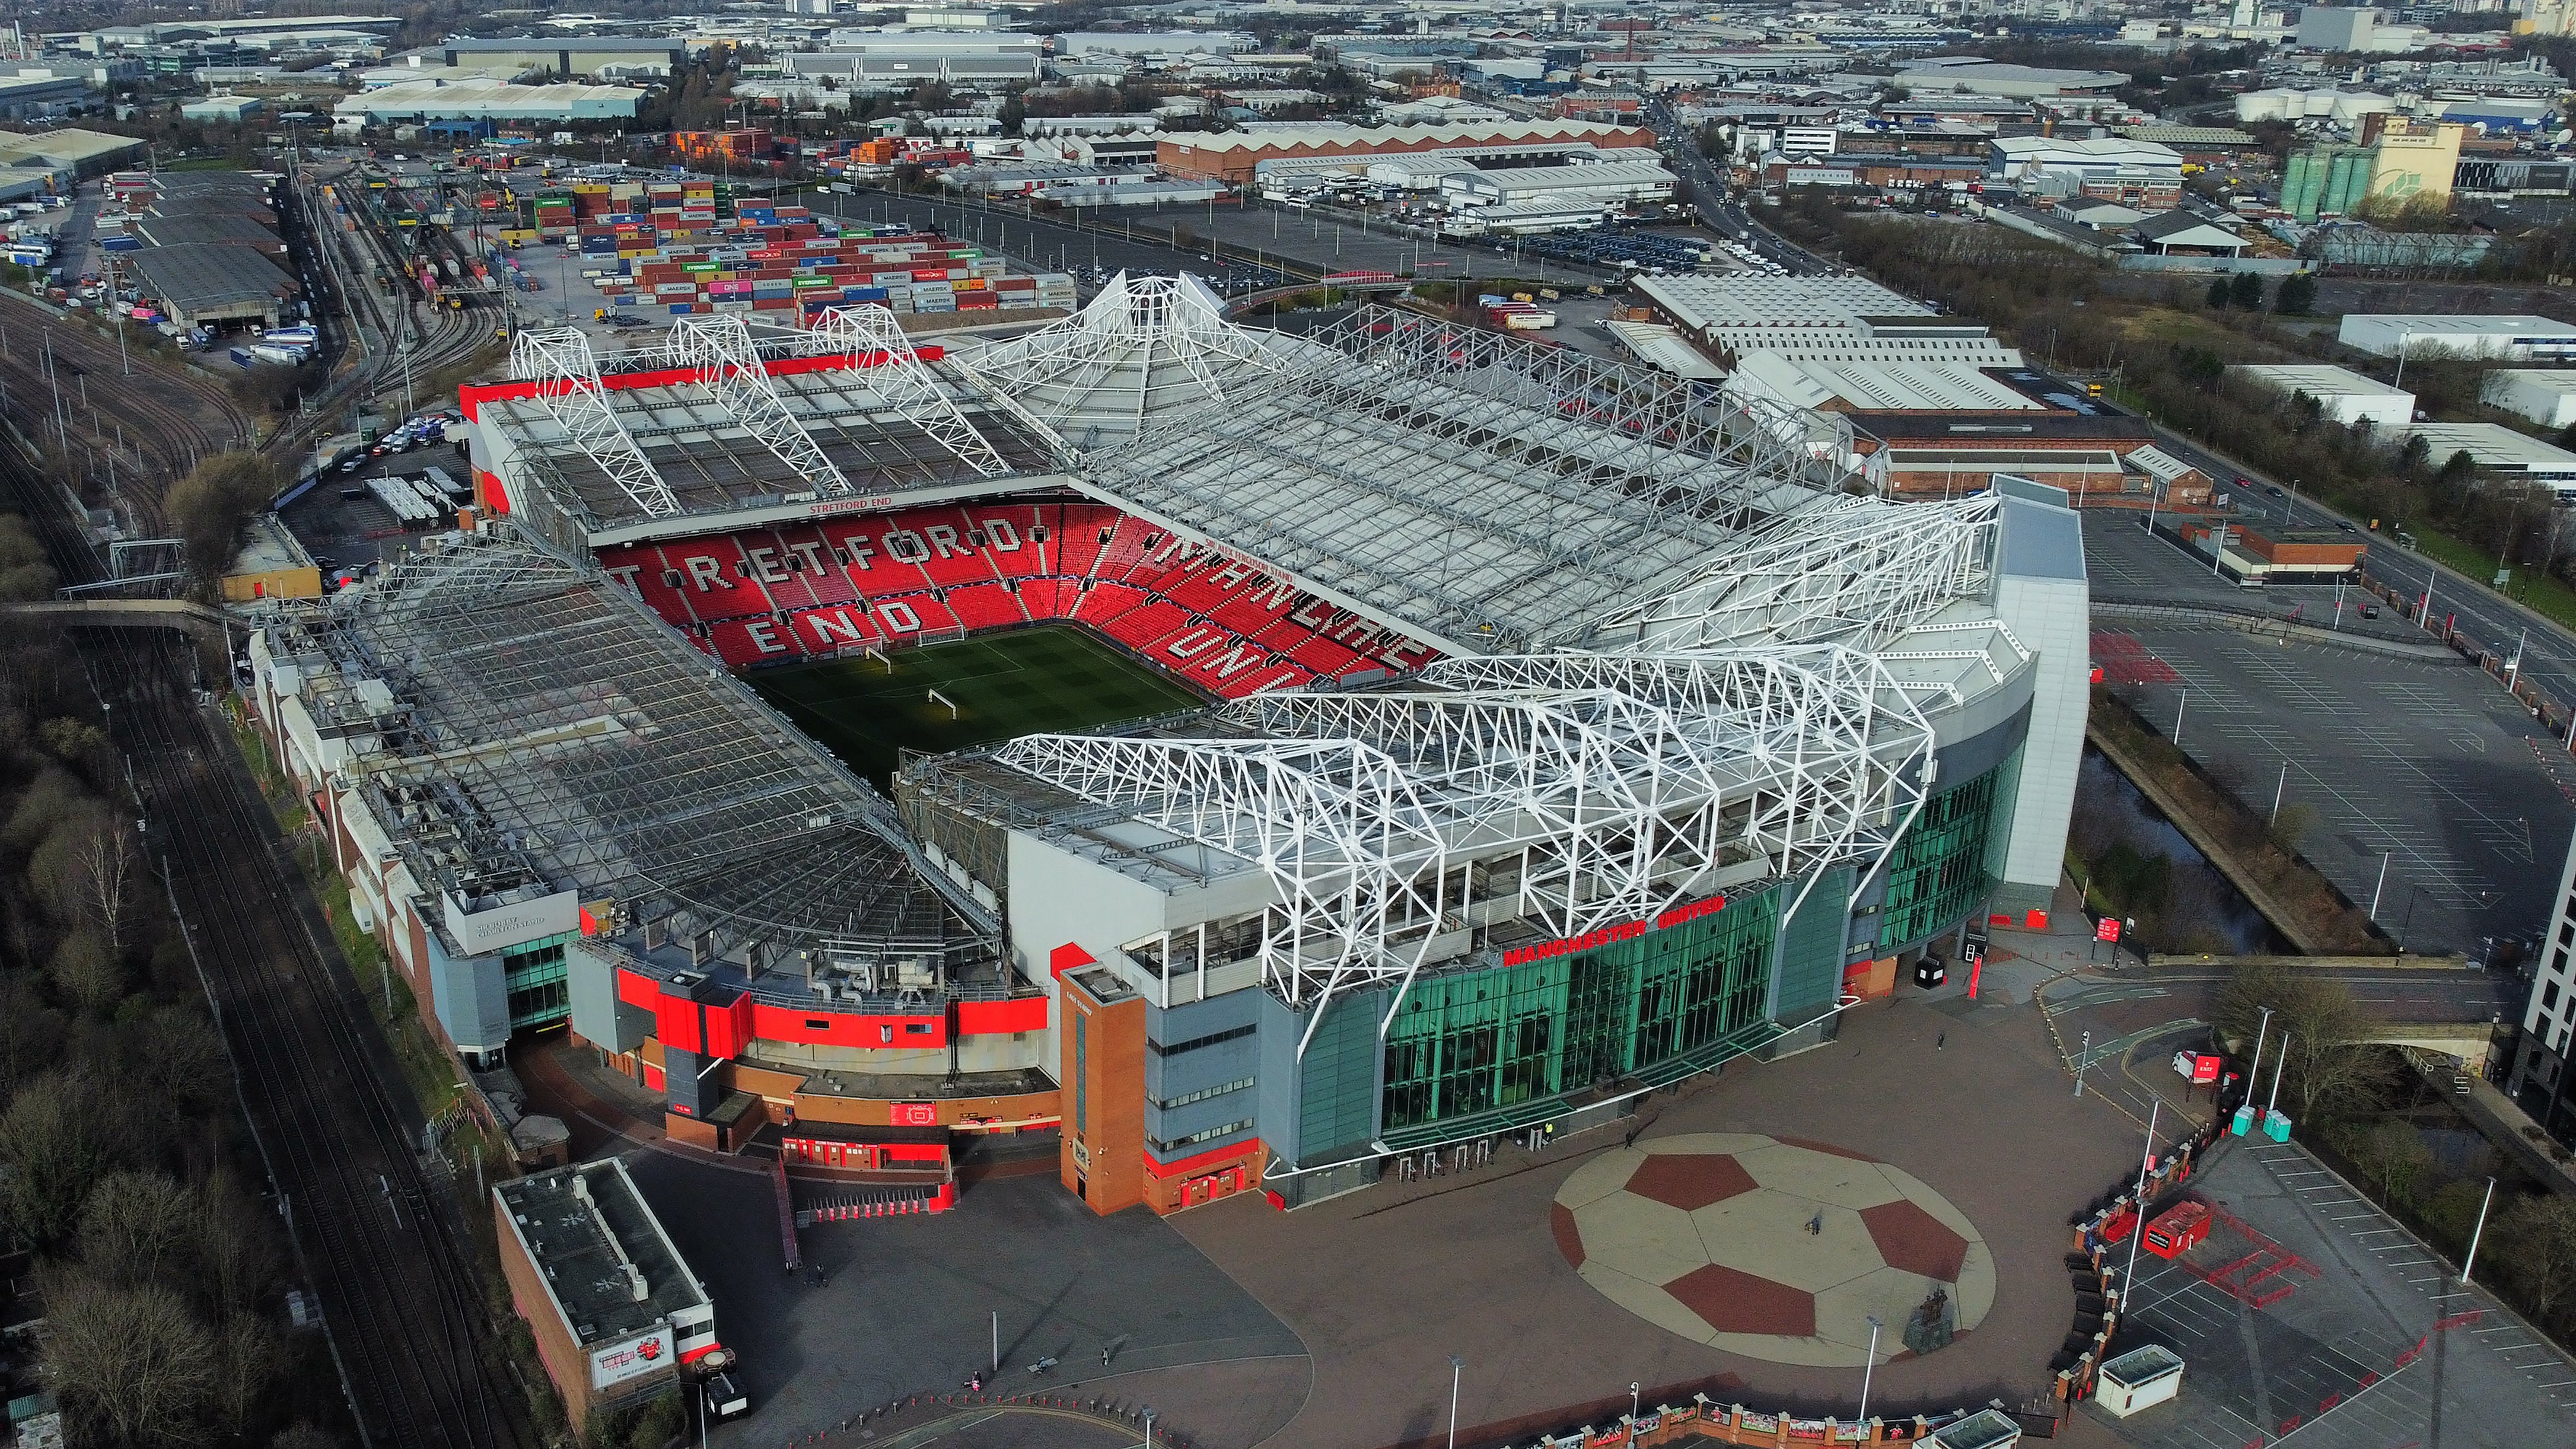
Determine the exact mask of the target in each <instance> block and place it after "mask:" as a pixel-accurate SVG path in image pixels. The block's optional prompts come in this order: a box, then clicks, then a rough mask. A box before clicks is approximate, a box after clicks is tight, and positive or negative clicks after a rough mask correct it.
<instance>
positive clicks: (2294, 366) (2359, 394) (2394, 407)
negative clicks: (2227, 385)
mask: <svg viewBox="0 0 2576 1449" xmlns="http://www.w3.org/2000/svg"><path fill="white" fill-rule="evenodd" d="M2227 370H2228V371H2229V372H2231V373H2233V374H2235V375H2236V376H2238V377H2242V378H2246V379H2249V380H2251V381H2254V382H2259V383H2261V384H2263V385H2264V386H2265V387H2269V388H2273V389H2276V390H2278V391H2280V392H2286V393H2290V394H2293V395H2295V396H2298V397H2304V398H2310V399H2313V400H2314V401H2315V402H2316V404H2317V409H2318V413H2319V415H2320V416H2322V417H2324V418H2325V419H2326V420H2327V421H2329V422H2332V423H2335V424H2337V425H2339V426H2342V427H2347V428H2349V427H2352V426H2353V425H2355V424H2357V423H2368V424H2370V425H2371V426H2373V427H2378V428H2402V427H2404V426H2406V425H2407V424H2408V423H2410V422H2413V421H2414V420H2415V394H2413V393H2411V392H2406V391H2404V390H2402V389H2400V388H2396V387H2392V386H2390V385H2389V384H2387V383H2384V382H2381V381H2380V380H2379V379H2377V378H2375V377H2364V376H2362V375H2361V374H2360V373H2358V372H2355V371H2353V370H2352V369H2351V368H2348V367H2331V366H2327V365H2325V364H2322V363H2282V364H2277V365H2273V364H2263V365H2253V364H2249V365H2245V366H2239V367H2231V368H2229V369H2227ZM2491 375H2492V374H2491Z"/></svg>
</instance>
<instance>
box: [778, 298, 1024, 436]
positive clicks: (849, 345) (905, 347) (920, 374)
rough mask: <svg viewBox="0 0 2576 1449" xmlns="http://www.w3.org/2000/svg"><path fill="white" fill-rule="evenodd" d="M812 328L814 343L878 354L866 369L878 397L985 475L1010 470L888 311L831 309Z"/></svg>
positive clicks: (829, 348) (866, 307) (870, 307)
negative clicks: (876, 359)
mask: <svg viewBox="0 0 2576 1449" xmlns="http://www.w3.org/2000/svg"><path fill="white" fill-rule="evenodd" d="M813 330H814V335H815V338H816V341H817V345H818V346H820V347H822V348H823V349H824V350H826V351H832V352H848V353H851V354H853V355H854V356H859V357H867V356H876V357H881V358H882V359H883V361H880V362H877V363H875V364H873V365H872V366H871V367H870V368H869V370H868V381H869V383H870V384H871V385H872V386H873V387H874V388H875V390H876V393H877V395H878V396H879V397H882V398H884V399H885V402H886V405H887V406H888V407H891V408H893V409H894V410H895V411H897V412H899V413H901V414H903V415H904V416H905V417H906V418H908V419H910V420H911V422H912V425H913V426H914V427H917V428H919V429H921V430H922V431H923V432H925V433H928V434H929V435H930V436H931V437H932V438H934V439H936V440H937V441H938V443H939V445H940V446H941V447H943V448H946V449H947V450H948V451H949V452H951V453H954V454H956V455H957V456H958V458H959V459H961V460H962V461H964V462H965V464H966V465H967V466H968V467H970V468H973V469H974V470H975V471H976V472H977V473H980V474H982V475H983V476H984V477H987V478H993V477H999V476H1000V475H1002V474H1005V473H1008V472H1010V471H1011V468H1010V465H1009V464H1007V463H1005V462H1003V461H1002V455H1001V453H1000V452H999V451H998V450H997V449H995V448H994V446H993V445H992V443H991V442H990V441H988V440H987V439H986V438H985V437H984V435H983V434H982V433H981V432H978V431H977V430H976V428H975V424H974V423H973V422H972V421H970V420H969V419H968V418H967V416H966V413H965V411H964V410H963V409H961V408H959V407H958V406H957V402H956V399H954V398H952V397H950V396H949V395H948V392H947V389H945V388H943V387H941V386H940V385H939V380H938V378H937V377H935V376H934V375H932V373H931V370H930V365H929V364H928V363H926V362H924V361H922V358H921V354H920V353H918V352H916V351H914V350H913V346H912V342H911V339H909V338H907V337H905V336H904V335H903V328H902V327H901V326H900V325H899V324H897V323H896V321H895V319H894V314H893V313H892V312H889V311H887V310H886V309H885V308H883V307H879V306H875V305H872V304H864V305H861V306H857V307H835V308H833V309H832V310H830V311H828V312H825V313H824V314H823V315H822V316H821V317H819V318H817V319H815V322H814V329H813Z"/></svg>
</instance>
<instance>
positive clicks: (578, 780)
mask: <svg viewBox="0 0 2576 1449" xmlns="http://www.w3.org/2000/svg"><path fill="white" fill-rule="evenodd" d="M273 638H274V641H275V643H274V648H275V652H276V653H277V654H278V655H279V656H280V657H281V658H283V659H285V660H287V661H290V662H293V663H295V664H297V665H298V666H300V668H301V671H302V676H303V679H304V683H305V690H306V694H305V699H306V708H307V709H308V711H309V712H310V713H311V714H312V716H313V719H314V722H315V725H316V728H317V731H318V732H319V733H320V734H321V735H322V736H324V737H325V738H335V739H339V740H341V741H344V742H345V744H346V747H347V750H348V757H347V761H346V764H345V765H344V766H343V769H342V773H343V776H344V778H345V779H346V780H347V782H348V783H349V784H350V786H351V787H353V788H354V789H356V790H357V791H359V792H360V793H361V794H362V795H363V797H364V798H365V800H366V802H367V804H368V806H369V808H370V811H371V813H372V814H373V815H374V817H375V818H376V820H377V821H378V822H379V823H380V824H381V825H382V826H383V828H384V829H385V830H386V831H387V833H388V834H389V835H390V836H391V837H392V842H393V846H394V848H395V849H396V850H397V851H398V852H400V854H401V856H402V858H403V860H404V862H405V864H406V865H407V866H408V867H409V869H410V872H411V875H412V878H413V880H414V882H415V883H416V884H417V886H418V887H419V888H420V889H421V890H423V891H425V892H429V893H433V894H436V895H439V896H454V897H456V898H458V899H459V900H462V901H464V902H468V903H472V902H477V901H483V900H489V899H493V898H508V897H510V896H511V895H512V893H514V892H523V891H525V890H527V889H529V888H531V887H541V888H543V889H544V890H548V891H559V890H566V889H577V890H579V891H581V892H582V893H583V896H584V899H585V900H604V901H607V902H610V904H609V906H608V907H607V909H608V911H609V915H610V919H607V920H602V921H598V922H596V923H595V924H596V925H597V926H598V928H599V929H600V931H601V933H602V934H604V935H616V934H620V933H623V932H626V931H629V930H637V931H641V932H643V933H644V934H645V936H646V938H647V939H648V940H658V941H674V942H690V943H693V944H694V946H695V948H696V949H698V950H699V951H701V952H703V953H705V954H706V955H708V956H709V957H711V958H713V957H724V958H729V959H734V960H739V961H744V962H747V963H751V964H752V968H753V970H754V971H755V972H756V971H757V970H758V969H759V968H760V967H761V966H767V965H782V964H784V963H788V962H792V961H795V960H797V959H798V958H800V957H801V958H804V959H805V960H806V961H807V962H808V970H809V972H810V971H811V970H812V968H813V963H828V964H839V965H847V964H852V963H876V962H883V961H891V960H901V961H906V962H916V961H927V962H931V963H936V965H937V966H939V967H940V968H942V969H943V970H944V972H945V974H946V975H947V977H948V978H950V979H952V980H957V981H961V982H962V981H968V980H987V981H988V982H997V981H999V980H1000V979H1001V977H1002V975H1003V972H1004V970H1005V968H1003V967H1002V965H1001V960H1000V942H999V934H1000V933H999V926H998V923H997V922H996V921H994V920H993V918H992V917H991V915H990V913H989V912H987V911H986V910H984V909H983V908H982V907H981V906H979V905H978V904H976V903H975V901H974V900H973V899H972V897H971V895H969V894H968V893H967V892H966V889H965V888H964V887H962V886H960V885H958V884H957V883H956V882H954V881H953V880H951V879H949V878H948V877H947V876H945V875H944V874H942V873H941V872H938V871H937V870H935V869H933V868H931V867H930V866H929V865H928V864H927V862H926V861H924V860H923V859H922V857H921V855H920V853H919V851H918V849H917V847H915V846H914V845H913V844H912V843H911V841H910V839H909V838H908V837H907V836H905V835H904V834H903V832H902V831H901V829H900V827H899V825H898V824H897V823H896V821H895V819H894V814H893V807H892V805H891V803H890V802H888V801H887V800H886V799H885V798H884V797H883V796H881V795H879V794H877V793H876V792H875V791H874V790H873V789H871V788H870V787H869V786H868V785H867V784H866V783H865V782H863V781H861V780H859V779H858V778H857V777H856V776H854V775H852V774H851V773H850V772H849V771H848V770H846V769H845V768H843V767H842V766H840V764H839V763H838V762H837V761H834V760H833V759H831V757H830V756H828V755H826V754H824V753H823V752H822V751H821V750H820V749H818V748H817V747H816V746H814V745H813V744H812V743H810V742H809V741H807V740H806V739H805V738H804V736H802V735H801V734H799V733H797V732H796V731H795V730H794V729H793V728H792V727H790V726H789V725H788V724H787V723H786V722H785V721H784V720H782V719H780V718H778V717H777V716H776V715H774V714H773V713H771V712H770V711H769V710H768V709H767V707H766V706H764V705H761V704H760V703H759V702H758V701H757V700H756V699H754V698H753V697H752V696H751V695H750V693H749V692H748V691H747V690H745V689H744V688H743V687H742V686H741V685H739V684H738V683H736V682H735V681H734V680H732V679H730V678H729V677H727V676H726V675H725V674H724V673H723V672H722V671H720V670H718V669H716V668H714V667H713V666H711V665H710V664H709V663H708V661H707V660H706V659H705V658H704V657H703V656H702V655H700V654H698V653H697V651H696V650H695V649H694V648H692V647H691V646H690V645H689V644H688V642H687V641H686V640H684V639H683V638H681V637H680V636H679V635H678V634H677V633H675V632H674V631H672V630H671V629H670V628H668V627H667V626H666V625H664V624H662V623H661V622H660V621H659V620H657V619H655V618H653V617H652V615H651V614H650V613H649V612H647V611H646V610H645V609H644V608H643V607H642V606H641V605H640V604H639V603H638V602H636V601H635V600H634V599H633V598H632V596H631V595H628V594H627V593H626V592H625V591H623V590H621V589H619V588H617V587H616V586H615V585H613V584H611V583H609V582H608V581H607V580H606V579H604V578H602V577H601V576H600V575H599V574H598V573H597V572H596V571H595V570H592V569H588V568H585V567H582V566H578V565H575V564H573V563H572V562H570V561H568V560H566V559H564V558H562V557H559V556H557V555H556V554H554V553H553V552H551V551H550V550H547V549H545V548H543V547H542V546H540V545H538V544H537V543H535V542H533V541H531V540H530V539H528V538H526V537H525V536H523V535H521V534H519V533H517V532H516V531H515V530H513V529H511V528H510V527H509V526H508V525H507V524H493V525H488V526H487V528H486V530H485V531H484V532H482V533H480V534H472V535H459V536H455V537H453V538H451V539H449V540H446V541H445V542H444V543H443V545H442V546H440V547H437V548H433V549H430V550H428V551H425V552H422V553H418V554H414V555H412V556H410V557H409V558H406V559H404V560H402V561H400V562H398V563H394V564H392V565H389V566H388V567H387V568H386V570H385V572H384V574H383V575H382V576H381V577H379V578H378V579H376V580H373V581H371V582H370V583H369V584H367V585H365V586H363V587H360V588H356V589H352V590H348V591H346V592H343V593H342V594H340V595H338V596H336V597H335V598H333V599H332V600H330V601H329V602H328V604H327V605H324V606H321V607H305V608H299V609H297V610H294V611H292V612H288V613H286V614H284V615H282V616H281V621H280V622H279V624H278V625H277V626H276V629H275V634H274V635H273Z"/></svg>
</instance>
